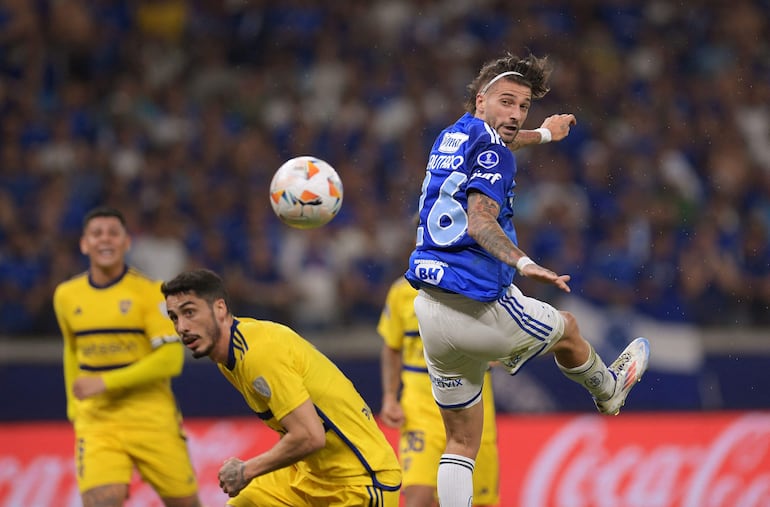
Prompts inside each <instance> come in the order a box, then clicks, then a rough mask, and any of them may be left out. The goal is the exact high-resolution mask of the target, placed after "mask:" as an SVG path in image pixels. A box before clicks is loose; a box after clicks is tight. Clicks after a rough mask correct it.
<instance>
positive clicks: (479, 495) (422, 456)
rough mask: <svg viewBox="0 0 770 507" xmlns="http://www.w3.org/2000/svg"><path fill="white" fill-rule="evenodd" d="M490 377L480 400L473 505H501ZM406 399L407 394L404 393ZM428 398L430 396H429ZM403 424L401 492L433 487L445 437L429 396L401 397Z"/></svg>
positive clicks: (486, 378) (442, 424) (433, 403)
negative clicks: (480, 428) (481, 422)
mask: <svg viewBox="0 0 770 507" xmlns="http://www.w3.org/2000/svg"><path fill="white" fill-rule="evenodd" d="M491 385H492V383H491V377H490V376H489V373H487V375H486V377H485V382H484V389H483V391H482V397H483V399H484V432H483V434H482V436H481V448H480V449H479V454H478V456H476V467H475V468H474V471H473V504H474V505H497V504H498V503H500V493H499V480H500V479H499V476H500V463H499V457H498V450H497V429H496V425H495V410H494V397H493V394H492V389H491ZM404 394H405V396H409V394H408V393H404ZM428 395H429V396H430V394H428ZM402 406H403V407H404V410H405V412H406V423H405V424H404V426H403V427H402V428H401V437H400V441H399V456H398V457H399V460H400V462H401V469H402V470H403V479H402V485H401V489H402V490H403V489H405V488H408V487H409V486H430V487H432V488H434V489H435V488H436V480H437V471H438V462H439V459H440V458H441V455H442V454H443V453H444V449H445V447H446V435H445V434H444V423H443V421H442V420H441V414H440V413H439V409H438V407H437V406H436V403H435V402H434V401H433V399H432V397H431V398H427V399H425V400H422V401H419V400H418V399H415V398H412V399H411V400H409V399H407V400H406V401H404V400H403V398H402Z"/></svg>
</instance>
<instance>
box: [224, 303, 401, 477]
mask: <svg viewBox="0 0 770 507" xmlns="http://www.w3.org/2000/svg"><path fill="white" fill-rule="evenodd" d="M218 366H219V369H220V371H221V372H222V374H223V375H224V376H225V378H227V380H229V381H230V383H232V385H233V386H234V387H235V388H236V389H238V391H240V392H241V394H242V395H243V397H244V399H245V400H246V403H247V404H248V405H249V407H251V409H252V410H254V412H256V413H257V415H258V416H259V418H260V419H262V420H263V421H264V422H265V423H266V424H267V425H268V426H269V427H270V428H272V429H273V430H275V431H277V432H278V433H280V434H283V433H285V429H284V428H283V426H282V425H281V422H280V420H281V419H282V418H283V417H285V416H286V415H287V414H289V413H290V412H291V411H293V410H295V409H296V408H297V407H299V406H300V405H301V404H302V403H304V402H305V401H306V400H308V399H310V400H311V401H312V402H313V405H314V406H315V409H316V412H317V414H318V417H319V418H320V419H321V420H322V421H323V424H324V428H325V429H326V445H325V446H324V447H323V448H322V449H320V450H319V451H317V452H314V453H313V454H311V455H309V456H307V457H305V458H304V459H303V460H301V461H299V462H298V463H297V464H296V466H297V468H298V469H299V470H300V471H302V472H303V473H306V474H308V475H310V476H312V477H313V478H314V479H315V480H316V481H318V482H321V483H329V484H332V483H333V484H351V485H368V484H373V485H375V486H377V487H379V488H381V489H383V490H385V491H395V490H398V488H399V487H400V484H401V471H400V468H399V464H398V460H397V459H396V455H395V453H394V451H393V449H392V447H391V446H390V443H389V442H388V441H387V439H386V438H385V435H384V434H383V433H382V431H381V430H380V428H379V426H378V425H377V422H376V421H375V419H374V415H373V414H372V412H371V410H370V409H369V407H368V406H367V404H366V402H365V401H364V400H363V398H362V397H361V395H360V394H359V393H358V391H357V390H356V388H355V387H354V386H353V383H352V382H350V380H349V379H348V378H347V377H346V376H345V375H344V374H343V373H342V372H341V371H340V370H339V369H338V368H337V366H336V365H335V364H334V363H332V361H331V360H330V359H329V358H327V357H326V356H325V355H323V354H322V353H321V352H320V351H319V350H318V349H316V348H315V347H314V346H313V345H312V344H311V343H310V342H308V341H307V340H305V339H304V338H302V337H301V336H299V335H298V334H297V333H296V332H294V331H293V330H292V329H290V328H289V327H287V326H284V325H282V324H278V323H275V322H270V321H265V320H256V319H251V318H236V319H235V320H234V322H233V326H232V330H231V341H230V356H229V359H228V362H227V364H218Z"/></svg>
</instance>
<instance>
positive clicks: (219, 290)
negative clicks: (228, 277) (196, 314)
mask: <svg viewBox="0 0 770 507" xmlns="http://www.w3.org/2000/svg"><path fill="white" fill-rule="evenodd" d="M160 291H161V292H162V293H163V296H165V297H169V296H173V295H176V294H186V293H192V294H195V295H196V296H198V297H199V298H201V299H204V300H205V301H206V302H207V303H208V304H209V305H211V304H213V303H214V301H216V300H217V299H224V301H225V305H227V309H228V310H229V309H230V295H229V294H228V293H227V289H225V282H224V281H223V280H222V278H221V277H220V276H219V275H218V274H216V273H214V272H213V271H211V270H210V269H194V270H191V271H184V272H182V273H180V274H178V275H177V276H175V277H174V278H173V279H171V280H169V281H168V282H163V284H161V286H160Z"/></svg>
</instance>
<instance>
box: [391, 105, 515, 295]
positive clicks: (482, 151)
mask: <svg viewBox="0 0 770 507" xmlns="http://www.w3.org/2000/svg"><path fill="white" fill-rule="evenodd" d="M515 176H516V160H515V158H514V156H513V153H511V151H510V150H509V149H508V147H507V146H506V145H505V143H503V140H502V139H501V138H500V136H499V135H498V133H497V132H496V131H495V130H494V129H493V128H492V127H490V126H489V125H488V124H487V123H485V122H484V121H483V120H481V119H479V118H475V117H474V116H471V115H470V114H468V113H466V114H465V115H463V116H462V118H460V119H459V120H458V121H457V122H456V123H455V124H454V125H452V126H450V127H448V128H446V129H445V130H444V131H443V132H441V134H440V135H439V136H438V138H437V139H436V142H435V143H434V144H433V148H432V149H431V152H430V158H429V159H428V166H427V168H426V171H425V179H424V180H423V183H422V195H421V196H420V205H419V215H420V222H419V225H418V227H417V243H416V248H415V250H414V251H413V252H412V255H411V257H410V258H409V269H408V270H407V272H406V278H407V280H409V281H410V283H411V284H412V285H414V286H416V287H420V286H423V285H432V286H437V287H441V288H442V289H445V290H448V291H452V292H456V293H458V294H463V295H465V296H467V297H469V298H472V299H476V300H479V301H494V300H496V299H497V298H498V297H500V296H501V295H502V293H503V289H504V288H505V287H507V286H508V285H510V284H511V282H512V281H513V275H514V273H515V268H514V267H512V266H509V265H507V264H505V263H504V262H502V261H500V260H499V259H497V258H496V257H494V256H492V255H491V254H490V253H489V252H487V251H486V250H484V249H483V248H482V247H481V246H479V244H478V243H476V241H475V240H474V239H473V238H472V237H471V236H469V235H468V191H469V190H471V189H473V190H474V191H478V192H481V193H483V194H484V195H486V196H488V197H490V198H492V199H494V200H495V202H497V204H498V205H499V206H500V214H499V215H498V217H497V223H499V224H500V227H502V229H503V231H504V232H505V234H506V235H507V236H508V237H509V238H510V239H511V241H513V243H514V244H516V243H517V240H516V230H515V229H514V226H513V220H512V219H513V196H514V193H513V188H514V187H515V185H516V182H515V180H514V177H515Z"/></svg>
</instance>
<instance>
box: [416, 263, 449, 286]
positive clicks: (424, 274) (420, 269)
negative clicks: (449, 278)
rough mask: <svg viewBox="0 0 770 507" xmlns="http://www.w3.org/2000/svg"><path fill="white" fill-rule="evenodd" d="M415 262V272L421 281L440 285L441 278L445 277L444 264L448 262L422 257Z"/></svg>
mask: <svg viewBox="0 0 770 507" xmlns="http://www.w3.org/2000/svg"><path fill="white" fill-rule="evenodd" d="M414 263H415V266H414V274H415V275H416V276H417V278H419V279H420V280H421V281H423V282H425V283H429V284H431V285H438V284H439V282H441V279H442V278H444V266H446V263H444V262H437V261H434V260H421V259H417V260H415V261H414Z"/></svg>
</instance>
